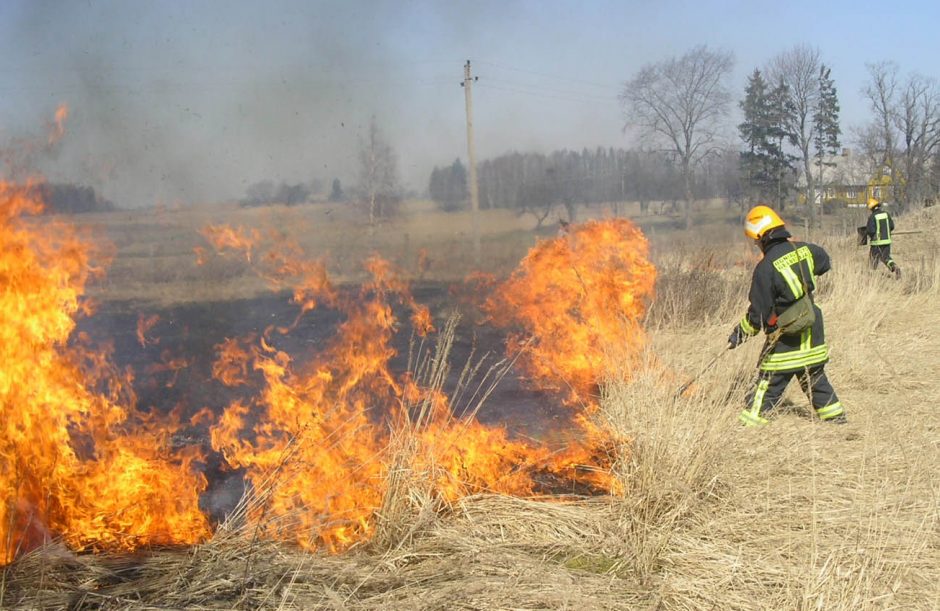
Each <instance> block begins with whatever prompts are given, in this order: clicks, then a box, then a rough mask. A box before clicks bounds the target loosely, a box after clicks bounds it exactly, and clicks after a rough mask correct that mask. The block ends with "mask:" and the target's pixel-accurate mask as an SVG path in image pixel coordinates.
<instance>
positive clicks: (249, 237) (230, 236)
mask: <svg viewBox="0 0 940 611" xmlns="http://www.w3.org/2000/svg"><path fill="white" fill-rule="evenodd" d="M202 235H203V236H204V237H205V238H206V239H207V240H208V241H209V243H210V244H212V245H213V246H215V248H216V249H217V250H219V251H220V252H221V251H224V250H226V249H231V250H234V251H241V252H242V253H243V254H244V256H245V260H246V261H248V262H249V263H251V250H252V249H253V248H254V247H255V245H256V244H257V243H258V241H259V240H260V239H261V234H260V233H259V232H258V230H257V229H250V230H249V229H244V228H242V227H238V228H232V227H229V226H228V225H209V226H207V227H205V228H204V229H203V230H202ZM198 253H199V251H197V254H198Z"/></svg>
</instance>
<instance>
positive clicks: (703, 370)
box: [673, 344, 731, 399]
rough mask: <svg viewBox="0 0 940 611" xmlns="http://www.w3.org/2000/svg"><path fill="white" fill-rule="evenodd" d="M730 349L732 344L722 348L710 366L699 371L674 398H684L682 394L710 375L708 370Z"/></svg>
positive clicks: (709, 362)
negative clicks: (704, 376)
mask: <svg viewBox="0 0 940 611" xmlns="http://www.w3.org/2000/svg"><path fill="white" fill-rule="evenodd" d="M730 349H731V344H728V345H727V346H725V347H724V348H722V349H721V352H719V353H718V354H716V355H715V356H714V357H713V358H712V360H710V361H708V364H706V365H705V366H704V367H702V370H701V371H699V372H698V373H697V374H695V377H693V378H692V379H691V380H689V381H688V382H686V383H685V384H683V385H682V386H680V387H679V390H677V391H676V394H675V396H674V397H673V398H674V399H678V398H679V397H680V396H682V393H684V392H685V391H687V390H688V389H689V387H691V386H692V385H693V384H695V383H696V382H698V380H699V378H701V377H702V376H703V375H705V374H706V373H708V370H709V369H711V368H712V367H714V366H715V363H717V362H718V359H720V358H721V356H722V355H723V354H725V353H726V352H727V351H728V350H730Z"/></svg>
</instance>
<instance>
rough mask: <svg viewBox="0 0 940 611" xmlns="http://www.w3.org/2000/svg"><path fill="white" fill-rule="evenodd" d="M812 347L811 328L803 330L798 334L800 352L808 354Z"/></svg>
mask: <svg viewBox="0 0 940 611" xmlns="http://www.w3.org/2000/svg"><path fill="white" fill-rule="evenodd" d="M812 347H813V328H812V327H810V328H809V329H804V330H803V332H802V333H800V350H801V351H802V352H809V350H811V349H812Z"/></svg>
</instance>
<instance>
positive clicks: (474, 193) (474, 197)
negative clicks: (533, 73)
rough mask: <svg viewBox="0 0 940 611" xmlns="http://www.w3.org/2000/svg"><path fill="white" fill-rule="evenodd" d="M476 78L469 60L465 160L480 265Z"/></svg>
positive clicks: (465, 87)
mask: <svg viewBox="0 0 940 611" xmlns="http://www.w3.org/2000/svg"><path fill="white" fill-rule="evenodd" d="M475 80H477V77H475V76H474V77H472V78H471V76H470V60H469V59H468V60H467V63H466V64H464V67H463V82H462V83H460V86H461V87H463V92H464V97H465V98H466V100H467V158H468V161H469V165H470V210H471V216H472V220H473V260H474V262H475V263H477V264H479V263H480V190H479V185H477V161H476V153H475V152H474V150H473V94H472V93H471V85H472V83H473V81H475Z"/></svg>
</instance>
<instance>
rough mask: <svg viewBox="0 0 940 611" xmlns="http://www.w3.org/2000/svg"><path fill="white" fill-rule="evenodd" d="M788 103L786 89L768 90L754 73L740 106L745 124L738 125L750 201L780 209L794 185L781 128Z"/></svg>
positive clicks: (784, 137) (742, 172)
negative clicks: (763, 202)
mask: <svg viewBox="0 0 940 611" xmlns="http://www.w3.org/2000/svg"><path fill="white" fill-rule="evenodd" d="M787 100H788V96H787V91H786V86H785V85H783V84H780V85H778V86H777V87H776V88H774V89H773V90H770V89H769V88H768V84H767V82H766V81H765V80H764V77H763V76H762V75H761V72H760V70H754V72H753V73H752V74H751V76H750V77H748V82H747V87H746V88H745V94H744V99H743V100H742V101H741V102H740V107H741V110H742V111H744V122H743V123H741V124H740V125H738V133H739V134H740V136H741V140H743V141H744V145H745V150H744V151H742V152H741V159H740V162H741V174H742V177H743V180H744V182H745V184H746V185H747V186H749V187H750V191H751V198H752V199H760V200H765V201H767V200H769V201H773V202H774V204H775V205H776V206H777V207H778V208H781V209H782V208H783V206H784V202H785V201H786V197H787V194H788V193H789V191H790V190H791V189H792V183H793V158H792V157H791V156H790V155H787V154H786V152H785V151H784V142H786V141H789V140H790V136H789V134H788V133H787V131H786V129H785V127H784V119H785V116H786V112H787V107H786V104H787Z"/></svg>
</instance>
